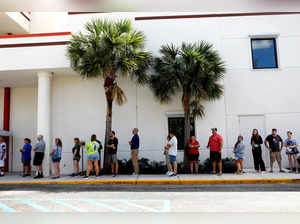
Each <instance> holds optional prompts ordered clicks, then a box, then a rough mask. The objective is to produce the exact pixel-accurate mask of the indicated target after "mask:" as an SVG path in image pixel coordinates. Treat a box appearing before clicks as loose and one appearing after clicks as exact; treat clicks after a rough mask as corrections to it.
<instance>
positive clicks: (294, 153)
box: [286, 149, 299, 155]
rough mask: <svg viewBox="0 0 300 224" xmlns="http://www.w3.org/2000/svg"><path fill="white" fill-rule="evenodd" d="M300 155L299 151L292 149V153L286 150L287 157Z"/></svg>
mask: <svg viewBox="0 0 300 224" xmlns="http://www.w3.org/2000/svg"><path fill="white" fill-rule="evenodd" d="M298 153H299V151H298V149H292V150H291V151H288V150H286V154H287V155H297V154H298Z"/></svg>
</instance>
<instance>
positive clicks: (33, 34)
mask: <svg viewBox="0 0 300 224" xmlns="http://www.w3.org/2000/svg"><path fill="white" fill-rule="evenodd" d="M67 35H72V33H71V32H56V33H32V34H16V35H3V36H0V39H4V38H24V37H49V36H67Z"/></svg>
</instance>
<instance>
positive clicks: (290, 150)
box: [284, 131, 299, 173]
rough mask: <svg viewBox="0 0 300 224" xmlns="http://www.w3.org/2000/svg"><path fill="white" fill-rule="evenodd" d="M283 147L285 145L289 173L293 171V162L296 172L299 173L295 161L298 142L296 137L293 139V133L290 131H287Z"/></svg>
mask: <svg viewBox="0 0 300 224" xmlns="http://www.w3.org/2000/svg"><path fill="white" fill-rule="evenodd" d="M284 147H286V154H287V156H288V159H289V165H290V171H289V173H293V162H292V160H294V164H295V168H296V173H299V168H298V167H299V165H298V161H297V154H298V153H299V151H298V149H297V148H298V143H297V141H296V139H293V133H292V132H291V131H288V132H287V139H286V140H285V141H284Z"/></svg>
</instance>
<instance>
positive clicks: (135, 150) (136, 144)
mask: <svg viewBox="0 0 300 224" xmlns="http://www.w3.org/2000/svg"><path fill="white" fill-rule="evenodd" d="M138 132H139V129H137V128H134V129H133V130H132V134H133V136H132V139H131V141H129V142H128V143H129V145H130V149H131V161H132V165H133V170H134V172H133V174H132V175H138V174H139V162H138V156H139V148H140V137H139V135H138Z"/></svg>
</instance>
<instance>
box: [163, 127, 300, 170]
mask: <svg viewBox="0 0 300 224" xmlns="http://www.w3.org/2000/svg"><path fill="white" fill-rule="evenodd" d="M211 131H212V135H211V136H210V137H209V141H208V144H207V148H208V149H209V150H210V156H209V158H210V162H211V164H212V172H211V173H212V174H217V175H219V176H220V175H222V149H223V138H222V136H221V135H220V134H218V133H217V128H212V129H211ZM250 144H251V146H252V154H253V160H254V168H255V170H256V172H258V173H259V172H262V173H266V172H267V171H266V167H265V163H264V160H263V158H262V144H264V145H265V147H266V148H267V149H268V151H269V154H270V171H269V172H270V173H272V172H273V166H274V162H275V161H276V162H277V163H278V167H279V172H283V173H284V172H285V171H284V170H283V168H282V157H281V152H282V150H283V148H284V147H285V148H286V155H287V156H288V161H289V168H290V170H289V172H290V173H292V172H293V162H294V166H295V168H296V171H295V172H296V173H299V168H298V167H299V165H298V161H297V154H298V153H299V151H298V143H297V141H296V140H295V139H294V138H293V133H292V132H291V131H288V132H287V138H286V140H285V141H283V140H282V138H281V137H280V136H279V135H278V134H277V130H276V129H275V128H274V129H272V134H270V135H268V136H267V137H266V138H265V140H264V141H263V139H262V137H261V136H260V135H259V133H258V130H257V129H254V130H253V132H252V136H251V140H250ZM187 145H188V152H187V155H188V159H189V164H190V173H191V174H193V173H196V174H198V168H199V154H200V152H199V147H200V144H199V142H198V141H197V140H196V138H195V136H191V139H190V141H189V142H188V143H187ZM163 153H164V155H165V160H166V165H167V168H168V172H167V175H169V176H176V175H177V163H176V155H177V138H176V136H175V135H174V133H172V132H171V133H170V134H169V136H168V137H167V144H166V146H165V147H164V152H163ZM233 154H234V158H235V164H236V174H243V173H244V164H243V161H244V158H245V143H244V137H243V136H238V138H237V141H236V143H235V144H234V146H233ZM217 167H218V173H217Z"/></svg>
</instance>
